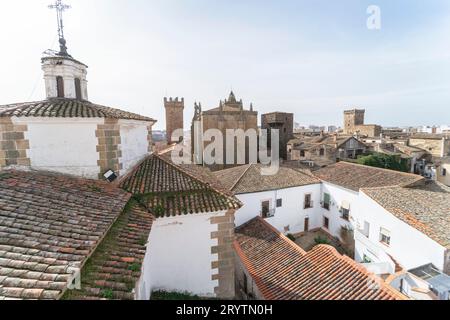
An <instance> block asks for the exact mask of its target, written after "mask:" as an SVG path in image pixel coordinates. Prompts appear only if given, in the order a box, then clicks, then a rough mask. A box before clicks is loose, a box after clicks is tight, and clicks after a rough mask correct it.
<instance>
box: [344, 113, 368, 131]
mask: <svg viewBox="0 0 450 320" xmlns="http://www.w3.org/2000/svg"><path fill="white" fill-rule="evenodd" d="M365 113H366V111H365V110H358V109H354V110H348V111H344V134H353V133H354V132H355V131H357V129H356V128H357V127H358V126H362V125H364V117H365Z"/></svg>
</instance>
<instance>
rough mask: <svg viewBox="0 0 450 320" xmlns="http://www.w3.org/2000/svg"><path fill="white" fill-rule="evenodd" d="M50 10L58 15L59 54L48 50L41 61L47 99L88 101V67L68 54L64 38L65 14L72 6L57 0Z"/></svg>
mask: <svg viewBox="0 0 450 320" xmlns="http://www.w3.org/2000/svg"><path fill="white" fill-rule="evenodd" d="M49 8H50V9H55V10H56V14H57V20H58V36H59V52H58V51H53V50H47V51H46V52H45V53H44V57H43V58H42V60H41V63H42V71H44V80H45V91H46V98H47V99H52V98H67V99H77V100H88V93H87V80H86V76H87V68H88V66H87V65H85V64H84V63H81V62H79V61H77V60H75V59H74V58H73V57H72V56H71V55H70V54H69V53H68V52H67V46H66V40H65V38H64V25H63V12H64V11H65V10H67V9H69V8H70V6H68V5H65V4H63V3H62V0H56V2H55V3H54V4H52V5H50V6H49Z"/></svg>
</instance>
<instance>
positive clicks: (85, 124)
mask: <svg viewBox="0 0 450 320" xmlns="http://www.w3.org/2000/svg"><path fill="white" fill-rule="evenodd" d="M12 121H13V123H14V124H17V125H27V131H26V132H25V140H28V141H29V146H30V148H29V149H28V150H27V157H28V158H29V159H30V162H31V168H32V169H35V170H45V171H51V172H57V173H62V174H70V175H74V176H78V177H83V178H89V179H97V178H98V175H99V173H100V166H99V165H98V161H99V159H100V154H99V152H98V151H97V146H98V144H99V142H98V138H97V137H96V131H97V128H98V125H102V124H105V119H104V118H46V117H20V118H12ZM119 125H120V135H121V144H120V145H119V148H120V150H121V151H122V157H121V158H120V159H119V161H120V163H122V164H123V169H122V170H121V171H120V175H125V174H127V173H128V172H129V170H131V169H132V168H133V167H134V166H135V165H136V164H137V163H138V162H139V161H141V160H142V159H143V158H145V157H146V156H148V154H149V151H148V150H149V141H148V126H149V123H148V122H145V121H132V120H120V121H119Z"/></svg>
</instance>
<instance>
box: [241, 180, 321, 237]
mask: <svg viewBox="0 0 450 320" xmlns="http://www.w3.org/2000/svg"><path fill="white" fill-rule="evenodd" d="M308 193H310V194H311V195H312V197H311V199H312V201H313V205H314V206H313V208H310V209H304V201H305V194H308ZM236 197H237V198H238V199H239V200H240V201H241V202H242V203H243V204H244V206H243V207H242V208H241V209H239V210H238V211H237V212H236V214H235V221H236V222H235V223H236V226H240V225H242V224H244V223H246V222H248V221H250V220H251V219H253V218H255V217H257V216H261V204H262V202H263V201H270V208H271V209H275V216H274V217H271V218H268V219H267V222H269V223H270V224H271V225H273V226H274V227H275V228H276V229H277V230H279V231H280V232H283V233H299V232H303V231H304V228H305V226H304V224H305V218H306V217H309V228H310V229H314V228H318V227H320V225H319V216H320V184H312V185H307V186H301V187H294V188H288V189H280V190H275V191H265V192H256V193H247V194H238V195H236ZM277 199H282V200H283V206H282V207H281V208H276V200H277ZM285 227H289V231H287V232H286V231H285Z"/></svg>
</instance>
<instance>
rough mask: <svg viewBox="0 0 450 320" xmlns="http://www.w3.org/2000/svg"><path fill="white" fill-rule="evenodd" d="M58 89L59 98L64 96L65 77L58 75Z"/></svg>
mask: <svg viewBox="0 0 450 320" xmlns="http://www.w3.org/2000/svg"><path fill="white" fill-rule="evenodd" d="M56 90H57V93H58V98H64V79H63V77H60V76H58V77H56Z"/></svg>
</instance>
